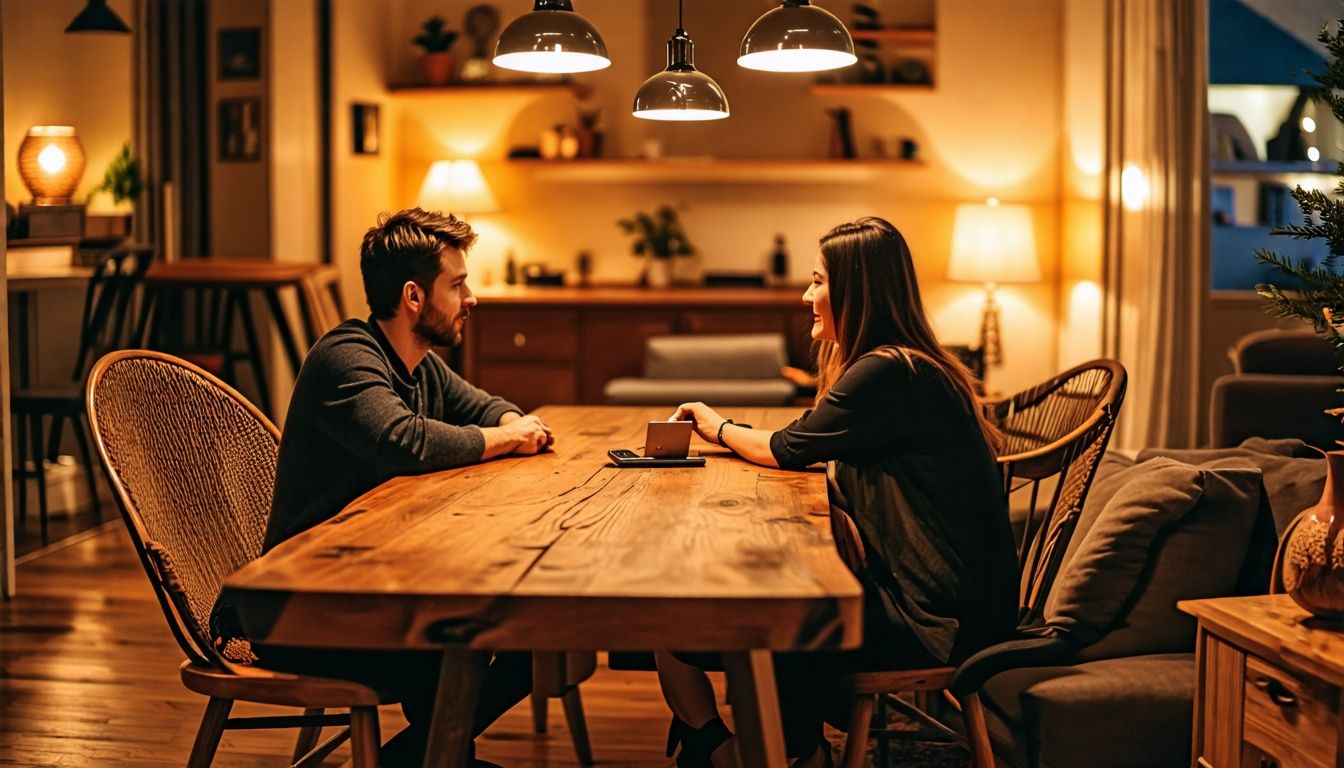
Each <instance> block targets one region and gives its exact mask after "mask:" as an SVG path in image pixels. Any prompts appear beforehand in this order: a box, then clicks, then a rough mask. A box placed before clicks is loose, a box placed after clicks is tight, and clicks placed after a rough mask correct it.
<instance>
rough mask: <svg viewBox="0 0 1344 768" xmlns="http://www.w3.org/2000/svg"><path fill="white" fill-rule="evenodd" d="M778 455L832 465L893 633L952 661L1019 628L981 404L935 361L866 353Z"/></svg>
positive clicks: (778, 441)
mask: <svg viewBox="0 0 1344 768" xmlns="http://www.w3.org/2000/svg"><path fill="white" fill-rule="evenodd" d="M770 449H771V451H772V452H773V453H774V456H775V459H776V460H777V461H778V462H779V465H780V466H781V467H784V468H788V469H801V468H803V467H806V466H807V465H809V464H812V463H814V462H818V461H825V462H831V465H830V469H831V475H832V478H833V480H834V482H833V483H832V487H831V497H832V498H831V503H832V504H833V505H834V506H838V507H840V508H841V509H842V510H844V511H845V512H847V513H848V514H850V515H851V516H852V517H853V518H854V521H855V523H856V524H857V527H858V530H859V532H860V535H861V538H862V541H863V545H864V548H865V550H866V553H867V557H866V564H865V567H864V568H863V569H862V571H861V572H860V574H859V578H860V580H861V581H863V582H864V588H865V590H868V591H869V592H870V594H872V595H875V596H876V597H877V599H878V600H879V601H880V603H881V605H882V609H883V612H884V613H885V614H886V616H887V618H889V619H890V620H891V622H892V624H893V625H894V627H893V628H900V627H902V626H904V627H905V628H908V630H909V631H910V633H911V634H913V635H914V636H915V637H916V638H917V639H918V640H919V642H920V643H921V644H922V645H923V646H924V647H925V648H926V649H928V651H929V653H930V655H932V656H933V657H934V658H935V659H938V660H940V661H943V662H951V663H955V662H957V661H960V660H961V659H962V658H964V657H965V656H968V655H970V654H971V653H974V652H975V651H977V650H979V649H980V648H983V647H984V646H986V645H989V644H990V643H993V642H996V641H998V640H1000V639H1003V638H1005V637H1007V635H1008V634H1009V633H1010V632H1011V631H1012V630H1013V628H1014V625H1015V624H1016V619H1017V603H1018V595H1017V591H1018V590H1017V580H1016V578H1015V575H1016V557H1015V555H1014V549H1013V540H1012V533H1011V531H1010V529H1009V526H1008V512H1007V509H1006V506H1005V503H1004V499H1003V481H1002V479H1001V475H1000V474H999V470H998V467H997V466H996V465H995V463H994V456H993V453H992V452H991V450H990V448H989V446H988V445H987V444H986V442H985V439H984V437H983V435H982V433H981V432H980V428H979V426H978V424H977V423H976V419H975V415H974V414H973V413H972V412H971V410H970V406H969V405H968V404H967V403H966V402H965V400H964V398H962V397H961V395H960V394H958V392H957V391H956V389H955V388H954V387H953V385H952V383H951V382H950V381H949V380H948V379H947V377H946V376H945V375H944V374H943V373H942V372H941V371H939V370H938V368H937V367H935V366H934V365H933V364H932V363H930V362H929V361H927V360H923V359H920V358H917V357H913V358H908V357H907V356H906V355H905V354H903V353H901V352H900V351H898V350H895V349H894V348H884V349H882V350H878V351H877V352H873V353H870V354H868V355H866V356H864V357H862V358H860V359H859V360H858V361H857V362H855V363H854V364H853V365H852V366H850V368H849V370H847V371H845V373H844V375H843V376H841V377H840V379H839V381H837V382H835V384H834V385H833V386H832V387H831V389H830V391H829V392H828V393H827V394H826V396H825V397H824V398H823V399H822V402H821V403H820V404H818V405H817V407H816V408H814V409H813V410H810V411H808V412H806V413H804V414H803V416H802V418H799V419H798V420H797V421H795V422H793V423H792V424H790V425H789V426H787V427H785V428H784V429H781V430H780V431H778V432H776V433H775V434H774V435H773V436H771V439H770Z"/></svg>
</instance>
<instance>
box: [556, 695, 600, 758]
mask: <svg viewBox="0 0 1344 768" xmlns="http://www.w3.org/2000/svg"><path fill="white" fill-rule="evenodd" d="M560 702H561V703H562V704H564V705H565V723H567V724H568V725H569V738H570V740H571V741H573V742H574V754H575V755H576V756H577V757H578V758H579V765H592V764H593V747H592V744H590V743H589V741H588V721H587V720H585V719H584V717H583V699H582V698H580V697H579V686H577V685H576V686H574V687H572V688H570V689H569V690H568V691H565V695H564V696H561V697H560Z"/></svg>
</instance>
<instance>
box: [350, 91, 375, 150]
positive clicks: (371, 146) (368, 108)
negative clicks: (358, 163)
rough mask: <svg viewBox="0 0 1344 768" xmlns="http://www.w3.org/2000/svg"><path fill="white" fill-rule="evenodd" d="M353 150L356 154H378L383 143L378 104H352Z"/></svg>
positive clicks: (351, 138)
mask: <svg viewBox="0 0 1344 768" xmlns="http://www.w3.org/2000/svg"><path fill="white" fill-rule="evenodd" d="M350 141H351V144H350V146H351V151H352V152H353V153H354V154H356V155H376V154H378V150H379V146H380V144H381V143H382V130H381V127H380V118H379V110H378V105H377V104H367V103H361V102H355V103H353V104H351V105H350Z"/></svg>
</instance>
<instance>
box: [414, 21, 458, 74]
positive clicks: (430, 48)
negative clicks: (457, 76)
mask: <svg viewBox="0 0 1344 768" xmlns="http://www.w3.org/2000/svg"><path fill="white" fill-rule="evenodd" d="M444 25H445V22H444V20H443V19H442V18H440V17H438V16H431V17H429V19H428V20H427V21H425V23H424V25H423V27H422V30H423V31H422V32H421V33H420V34H418V35H416V36H415V37H414V38H412V39H411V42H413V43H415V44H416V45H418V46H420V47H421V48H423V49H424V51H425V55H424V57H423V58H422V59H421V60H420V63H421V64H422V65H423V66H424V68H425V82H427V83H429V84H430V85H445V84H447V82H448V80H449V79H450V78H451V77H452V74H453V53H452V50H451V49H452V47H453V43H455V42H457V34H458V33H457V32H456V31H454V30H451V29H444Z"/></svg>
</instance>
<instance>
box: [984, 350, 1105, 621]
mask: <svg viewBox="0 0 1344 768" xmlns="http://www.w3.org/2000/svg"><path fill="white" fill-rule="evenodd" d="M1127 378H1128V375H1127V374H1126V372H1125V369H1124V366H1122V365H1120V363H1118V362H1116V361H1114V360H1093V361H1091V362H1087V363H1083V364H1082V365H1078V366H1075V367H1073V368H1070V369H1069V370H1067V371H1064V372H1063V373H1061V374H1059V375H1057V376H1054V377H1052V378H1051V379H1049V380H1048V381H1045V382H1042V383H1041V384H1038V385H1036V386H1034V387H1031V388H1030V389H1026V390H1023V391H1022V392H1019V393H1017V394H1015V395H1013V396H1012V397H1009V398H1007V399H1005V400H1001V401H997V402H994V403H991V407H992V411H993V416H994V418H995V419H996V421H997V423H998V424H999V427H1000V429H1002V430H1003V433H1004V437H1005V446H1004V447H1003V449H1001V450H1000V452H999V457H998V461H999V467H1000V469H1002V471H1003V479H1004V494H1005V495H1006V496H1009V497H1010V500H1011V497H1012V496H1013V495H1014V494H1017V493H1024V492H1027V491H1029V493H1030V497H1029V502H1028V507H1027V517H1026V521H1025V526H1024V527H1023V531H1022V539H1021V542H1020V544H1019V549H1018V568H1019V579H1020V585H1021V607H1022V619H1023V620H1024V621H1030V619H1031V618H1032V617H1034V616H1037V615H1039V611H1040V609H1041V607H1042V606H1043V605H1044V602H1045V596H1046V595H1047V594H1048V593H1049V590H1050V586H1051V584H1052V583H1053V581H1054V577H1055V573H1056V571H1058V569H1059V566H1060V562H1061V560H1062V558H1063V556H1064V551H1065V549H1067V548H1068V545H1069V538H1070V537H1071V536H1072V535H1073V529H1074V525H1075V524H1076V523H1077V521H1078V516H1079V515H1080V514H1081V513H1082V510H1083V502H1084V500H1085V499H1086V498H1087V491H1088V489H1089V488H1090V487H1091V485H1092V478H1093V477H1094V476H1095V475H1096V471H1097V466H1098V465H1099V464H1100V463H1101V457H1102V454H1104V453H1105V452H1106V445H1107V443H1108V442H1109V441H1110V438H1111V432H1112V431H1113V430H1114V428H1115V422H1116V418H1117V417H1118V416H1119V413H1120V406H1121V405H1122V404H1123V403H1124V399H1125V386H1126V382H1127ZM1051 484H1053V491H1051V490H1048V489H1049V487H1050V485H1051ZM1043 488H1045V489H1047V490H1046V493H1048V494H1049V500H1048V503H1044V504H1043V503H1042V502H1043V501H1045V500H1044V499H1042V489H1043Z"/></svg>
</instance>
